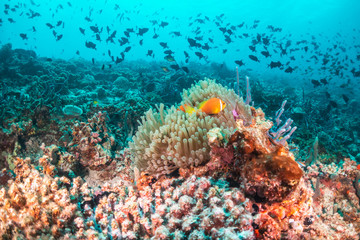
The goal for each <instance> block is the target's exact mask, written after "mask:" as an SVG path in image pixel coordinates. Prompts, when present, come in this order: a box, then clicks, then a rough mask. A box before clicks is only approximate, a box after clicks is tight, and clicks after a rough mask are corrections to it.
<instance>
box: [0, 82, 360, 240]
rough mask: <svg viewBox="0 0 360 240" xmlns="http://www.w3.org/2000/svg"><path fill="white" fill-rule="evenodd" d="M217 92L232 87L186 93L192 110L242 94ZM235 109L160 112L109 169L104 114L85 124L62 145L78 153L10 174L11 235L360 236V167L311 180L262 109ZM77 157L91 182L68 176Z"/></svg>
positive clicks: (5, 223) (7, 219)
mask: <svg viewBox="0 0 360 240" xmlns="http://www.w3.org/2000/svg"><path fill="white" fill-rule="evenodd" d="M208 88H209V89H211V91H215V90H216V89H223V88H222V87H221V86H220V85H217V84H215V83H214V82H213V81H212V80H205V81H201V82H200V83H199V84H197V85H194V86H193V87H192V89H193V90H192V91H198V92H200V93H197V94H195V93H192V91H190V93H189V92H187V96H185V95H186V94H185V93H184V96H183V97H184V101H183V102H182V104H185V103H186V104H191V105H192V106H197V104H198V102H200V101H201V98H202V97H201V96H202V95H203V96H205V98H208V97H218V98H222V99H224V101H229V95H232V93H230V94H229V95H226V94H224V95H220V93H221V92H222V90H221V91H219V92H220V93H219V92H217V93H214V94H211V93H207V90H206V89H208ZM194 89H197V90H194ZM209 89H208V90H209ZM209 91H210V90H209ZM205 92H206V94H207V95H206V94H205ZM218 94H219V95H218ZM189 96H192V97H191V99H193V102H191V101H190V100H186V101H185V99H187V98H190V97H189ZM195 99H198V100H195ZM237 99H238V100H239V99H240V98H237ZM236 101H237V100H235V103H236V104H234V103H230V102H226V104H227V107H228V109H225V110H224V111H221V112H220V113H219V114H217V115H211V116H208V115H205V114H204V113H201V112H197V113H194V114H190V115H189V114H187V113H184V112H182V111H178V110H177V109H176V108H175V107H172V108H170V109H168V110H164V106H163V105H161V106H160V107H159V112H157V113H155V112H153V110H150V111H149V112H148V113H147V116H146V119H148V121H145V118H144V119H143V122H142V125H141V126H140V128H139V130H138V133H137V135H136V142H134V143H132V144H131V145H132V146H131V149H130V150H131V151H132V152H131V154H130V150H129V149H125V151H123V152H122V153H121V154H119V155H118V156H114V157H111V158H110V161H109V162H107V163H105V164H104V163H102V162H101V161H100V162H99V163H100V164H98V163H97V160H96V156H98V154H94V153H96V152H97V151H99V152H100V153H103V152H105V153H106V151H101V149H102V148H104V149H110V150H111V149H112V147H113V146H114V145H112V144H111V143H112V140H111V138H112V134H111V133H112V131H111V129H107V126H106V125H107V124H106V121H107V118H106V116H105V114H104V113H97V114H95V115H94V116H93V118H91V119H89V120H88V122H87V123H85V122H75V123H74V126H73V127H72V128H71V129H72V130H73V131H72V133H74V134H75V136H73V137H69V138H68V139H67V138H66V137H63V138H62V139H61V140H62V141H63V143H64V144H63V146H65V147H66V148H67V151H69V152H66V151H64V150H63V149H61V147H58V146H56V145H51V146H45V144H43V145H42V147H41V149H42V150H43V154H44V155H43V156H42V157H40V158H39V159H38V160H35V159H32V160H33V161H30V159H29V158H27V159H25V160H23V159H20V158H18V159H17V160H16V162H15V164H14V166H15V168H14V172H13V173H12V172H7V171H6V170H3V171H2V172H1V173H0V236H1V238H3V239H11V238H13V239H14V238H17V239H53V238H56V239H247V240H254V239H329V236H331V239H339V240H340V239H359V235H358V232H359V231H360V224H359V218H360V216H359V214H358V213H359V209H360V206H359V199H358V197H357V190H356V189H358V188H359V182H358V177H357V176H358V175H359V174H358V171H359V170H358V169H359V168H357V165H356V162H354V161H351V160H350V159H345V160H344V161H343V162H342V163H341V164H339V165H335V164H330V165H323V164H317V163H316V165H315V164H314V165H312V166H309V167H307V168H304V170H305V171H303V169H302V168H300V166H299V164H298V163H297V162H296V161H295V157H294V155H293V153H292V152H291V151H290V149H289V145H288V143H287V142H286V141H284V144H276V143H274V141H272V139H271V136H269V134H268V131H269V130H270V129H271V127H272V122H271V121H269V120H267V119H266V118H265V114H264V113H263V112H262V110H261V109H260V108H258V109H255V108H253V107H250V106H245V105H243V103H242V102H241V101H240V100H239V102H236ZM241 109H243V110H241ZM172 120H173V121H172ZM182 129H185V130H184V131H182ZM179 132H180V133H179ZM190 134H191V135H190ZM200 137H201V138H200ZM185 139H186V141H185ZM189 139H190V140H189ZM180 140H181V141H180ZM194 140H199V141H200V143H201V144H202V145H201V144H199V142H196V143H195V142H192V145H190V144H189V142H191V141H194ZM83 141H84V142H86V144H85V143H84V142H83ZM184 142H186V145H185V144H184ZM69 143H72V144H69ZM82 143H83V144H82ZM135 144H137V145H136V146H134V145H135ZM197 144H198V145H199V146H198V145H197ZM200 145H201V146H200ZM194 146H195V147H198V148H194ZM203 148H205V150H202V149H203ZM168 150H169V151H168ZM191 150H192V151H193V153H192V152H191ZM137 151H138V152H137ZM197 151H198V152H197ZM179 152H181V155H180V153H179ZM138 153H139V155H137V154H138ZM176 154H179V156H181V157H184V158H183V160H184V161H180V160H179V161H177V160H176V159H178V156H177V155H176ZM191 154H195V157H197V156H200V154H203V156H204V158H203V159H201V158H200V157H199V158H198V162H196V160H195V159H196V158H195V157H194V156H193V155H191ZM197 154H198V155H197ZM162 155H164V157H165V156H166V158H164V159H165V161H164V162H165V163H163V162H161V161H163V160H164V159H163V158H162ZM69 156H72V157H69ZM94 156H95V158H94ZM109 156H110V155H109ZM154 156H155V157H157V159H156V161H155V163H154V161H151V158H152V157H154ZM168 156H169V157H170V159H168V158H167V157H168ZM141 158H144V161H143V162H141ZM131 159H135V162H133V163H131ZM179 159H180V158H179ZM67 160H71V161H75V162H78V161H79V162H80V164H81V165H82V166H83V167H86V168H88V169H90V170H89V172H90V173H89V175H88V176H85V177H84V179H85V180H86V181H84V180H83V179H82V178H81V177H76V176H75V175H74V173H73V174H70V173H69V172H70V171H66V170H68V168H66V167H64V166H65V165H66V164H64V162H66V161H67ZM175 160H176V161H175ZM87 161H89V162H87ZM148 161H149V162H148ZM36 163H38V165H37V166H36V165H35V164H36ZM69 164H70V163H69ZM141 164H143V165H141ZM70 165H71V164H70ZM133 166H137V167H135V168H133ZM155 167H159V168H161V167H162V169H160V170H161V171H159V170H157V169H156V168H155ZM177 168H178V169H179V171H178V172H176V173H174V174H168V175H164V174H163V173H167V171H172V170H174V169H177ZM150 170H152V171H150ZM132 171H133V172H134V173H132ZM94 173H96V174H95V175H96V177H97V178H96V179H94V175H92V174H94ZM134 175H135V176H134ZM160 175H161V176H160ZM90 178H92V179H90ZM354 179H355V182H354ZM92 186H94V187H92Z"/></svg>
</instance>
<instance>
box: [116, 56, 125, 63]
mask: <svg viewBox="0 0 360 240" xmlns="http://www.w3.org/2000/svg"><path fill="white" fill-rule="evenodd" d="M122 61H124V58H119V57H116V61H115V64H118V63H121V62H122Z"/></svg>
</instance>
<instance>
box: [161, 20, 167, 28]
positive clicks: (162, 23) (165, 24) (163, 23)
mask: <svg viewBox="0 0 360 240" xmlns="http://www.w3.org/2000/svg"><path fill="white" fill-rule="evenodd" d="M167 25H169V23H168V22H164V21H161V23H160V25H159V26H160V27H166V26H167Z"/></svg>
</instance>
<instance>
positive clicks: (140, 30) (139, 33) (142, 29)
mask: <svg viewBox="0 0 360 240" xmlns="http://www.w3.org/2000/svg"><path fill="white" fill-rule="evenodd" d="M147 31H149V29H148V28H139V31H138V33H137V35H138V36H142V35H144V34H145V33H146V32H147Z"/></svg>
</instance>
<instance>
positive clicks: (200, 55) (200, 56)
mask: <svg viewBox="0 0 360 240" xmlns="http://www.w3.org/2000/svg"><path fill="white" fill-rule="evenodd" d="M195 55H196V56H198V57H199V59H202V58H203V57H204V54H202V53H201V52H195Z"/></svg>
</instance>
